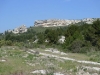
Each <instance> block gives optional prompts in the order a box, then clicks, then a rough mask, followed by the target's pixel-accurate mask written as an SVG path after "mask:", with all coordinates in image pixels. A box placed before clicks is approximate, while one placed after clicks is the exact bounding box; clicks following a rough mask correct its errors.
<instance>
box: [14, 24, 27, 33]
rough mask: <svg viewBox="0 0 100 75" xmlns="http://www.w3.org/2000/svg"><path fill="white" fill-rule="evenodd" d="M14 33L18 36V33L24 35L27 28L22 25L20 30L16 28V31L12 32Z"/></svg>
mask: <svg viewBox="0 0 100 75" xmlns="http://www.w3.org/2000/svg"><path fill="white" fill-rule="evenodd" d="M12 32H13V33H14V34H18V33H24V32H27V27H26V26H25V25H22V26H20V27H18V28H15V29H14V30H12Z"/></svg>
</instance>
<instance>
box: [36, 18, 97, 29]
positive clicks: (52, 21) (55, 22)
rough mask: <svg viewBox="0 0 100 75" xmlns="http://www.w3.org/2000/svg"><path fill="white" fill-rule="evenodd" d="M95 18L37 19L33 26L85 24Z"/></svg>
mask: <svg viewBox="0 0 100 75" xmlns="http://www.w3.org/2000/svg"><path fill="white" fill-rule="evenodd" d="M95 20H97V18H85V19H79V20H61V19H50V20H37V21H35V23H34V26H35V27H37V26H42V27H53V26H67V25H70V24H75V23H80V22H84V23H87V24H92V23H93V21H95Z"/></svg>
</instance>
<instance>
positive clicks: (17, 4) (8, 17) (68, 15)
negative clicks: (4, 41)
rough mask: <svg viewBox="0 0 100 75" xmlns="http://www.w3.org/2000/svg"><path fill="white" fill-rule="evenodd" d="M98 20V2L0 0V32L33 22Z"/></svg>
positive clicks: (90, 0) (99, 4)
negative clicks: (46, 20) (45, 20)
mask: <svg viewBox="0 0 100 75" xmlns="http://www.w3.org/2000/svg"><path fill="white" fill-rule="evenodd" d="M83 18H100V0H0V32H4V31H5V30H8V29H14V28H15V27H19V26H20V25H23V24H24V25H26V26H27V27H30V26H33V25H34V21H35V20H44V19H83Z"/></svg>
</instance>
